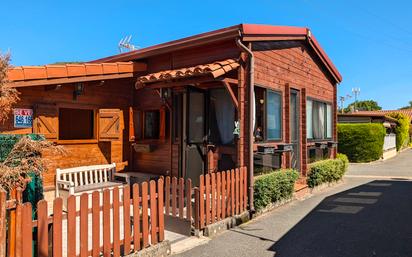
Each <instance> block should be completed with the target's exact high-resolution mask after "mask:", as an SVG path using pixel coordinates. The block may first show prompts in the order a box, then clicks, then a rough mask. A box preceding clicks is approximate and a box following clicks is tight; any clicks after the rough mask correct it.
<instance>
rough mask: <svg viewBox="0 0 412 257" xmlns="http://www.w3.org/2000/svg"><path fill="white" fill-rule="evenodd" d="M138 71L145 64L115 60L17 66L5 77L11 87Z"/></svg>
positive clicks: (112, 76) (121, 75)
mask: <svg viewBox="0 0 412 257" xmlns="http://www.w3.org/2000/svg"><path fill="white" fill-rule="evenodd" d="M139 71H146V64H144V63H138V62H115V63H98V64H97V63H80V64H63V65H44V66H18V67H13V68H11V69H9V70H8V71H7V78H8V80H9V82H10V83H9V86H11V87H28V86H42V85H53V84H65V83H73V82H86V81H93V80H108V79H118V78H131V77H133V76H134V73H135V72H139Z"/></svg>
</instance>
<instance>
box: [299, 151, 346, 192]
mask: <svg viewBox="0 0 412 257" xmlns="http://www.w3.org/2000/svg"><path fill="white" fill-rule="evenodd" d="M348 164H349V161H348V158H347V157H346V155H344V154H338V156H337V158H336V159H329V160H323V161H318V162H314V163H312V164H311V165H310V168H309V173H308V176H307V179H306V182H307V184H308V186H309V187H310V188H314V187H316V186H319V185H321V184H323V183H331V182H335V181H338V180H340V179H341V178H342V177H343V175H344V174H345V172H346V170H347V168H348Z"/></svg>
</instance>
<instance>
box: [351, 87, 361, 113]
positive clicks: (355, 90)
mask: <svg viewBox="0 0 412 257" xmlns="http://www.w3.org/2000/svg"><path fill="white" fill-rule="evenodd" d="M360 91H361V90H360V88H359V87H354V88H352V94H354V95H355V107H354V109H355V112H356V111H357V109H356V107H357V104H358V95H360Z"/></svg>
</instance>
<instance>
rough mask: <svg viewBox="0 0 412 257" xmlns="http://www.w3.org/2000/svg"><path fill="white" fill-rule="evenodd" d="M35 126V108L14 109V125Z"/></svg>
mask: <svg viewBox="0 0 412 257" xmlns="http://www.w3.org/2000/svg"><path fill="white" fill-rule="evenodd" d="M32 126H33V109H14V127H15V128H31V127H32Z"/></svg>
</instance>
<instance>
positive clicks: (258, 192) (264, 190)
mask: <svg viewBox="0 0 412 257" xmlns="http://www.w3.org/2000/svg"><path fill="white" fill-rule="evenodd" d="M298 177H299V173H298V172H297V171H296V170H293V169H285V170H279V171H275V172H272V173H269V174H265V175H261V176H258V177H256V178H255V185H254V205H255V208H256V210H261V209H263V208H265V207H266V206H268V205H269V204H271V203H275V202H277V201H279V200H283V199H288V198H290V197H292V194H293V190H294V185H295V182H296V180H297V179H298Z"/></svg>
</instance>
